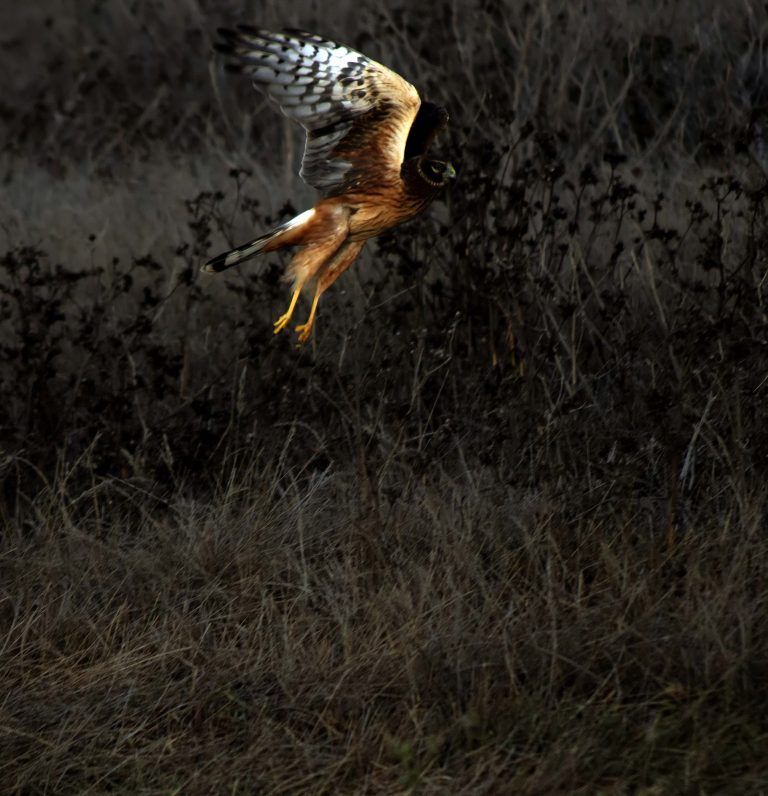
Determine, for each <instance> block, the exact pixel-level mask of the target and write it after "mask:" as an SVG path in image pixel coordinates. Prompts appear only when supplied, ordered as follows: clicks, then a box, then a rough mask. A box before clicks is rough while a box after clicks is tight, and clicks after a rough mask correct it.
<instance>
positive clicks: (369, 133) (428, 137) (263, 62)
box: [203, 25, 456, 343]
mask: <svg viewBox="0 0 768 796" xmlns="http://www.w3.org/2000/svg"><path fill="white" fill-rule="evenodd" d="M219 34H220V36H221V38H222V41H221V43H219V44H216V45H215V49H216V50H217V51H218V52H221V53H224V54H225V55H227V56H229V57H230V59H231V61H230V63H228V64H227V68H228V69H229V70H230V71H234V72H242V73H245V74H246V75H248V76H249V77H250V78H251V79H252V80H253V83H254V85H255V86H257V87H259V88H262V89H264V90H265V91H266V93H267V95H268V97H269V98H270V99H271V100H273V101H274V102H276V103H277V104H278V105H279V106H280V110H282V112H283V113H284V114H285V115H286V116H287V117H288V118H289V119H295V120H296V121H297V122H299V124H301V126H302V127H303V128H304V130H305V131H306V143H305V146H304V156H303V159H302V164H301V172H300V175H301V177H302V179H303V180H304V182H306V183H307V184H309V185H311V186H313V187H314V188H317V189H318V190H319V191H320V193H321V195H322V198H321V199H320V200H319V201H318V202H317V204H315V206H314V207H313V208H311V209H310V210H306V211H305V212H303V213H300V214H299V215H298V216H296V217H295V218H292V219H291V220H290V221H287V222H286V223H284V224H281V225H280V226H279V227H276V228H275V229H273V230H271V231H270V232H267V233H266V234H265V235H261V236H260V237H258V238H256V239H254V240H252V241H250V242H249V243H246V244H244V245H242V246H238V247H237V248H236V249H233V250H232V251H229V252H225V253H224V254H220V255H218V256H217V257H214V258H213V259H212V260H210V261H209V262H208V263H206V264H205V265H204V266H203V271H206V272H208V273H217V272H219V271H224V270H225V269H227V268H230V267H231V266H233V265H237V264H238V263H241V262H243V260H247V259H249V258H250V257H254V256H255V255H257V254H263V253H265V252H271V251H275V250H276V249H282V248H283V247H288V246H295V247H298V251H297V252H296V253H295V254H294V256H293V259H292V260H291V262H290V264H289V266H288V270H287V273H286V278H287V279H288V280H292V281H293V285H294V290H293V296H292V297H291V302H290V305H289V307H288V310H287V311H286V312H285V313H284V314H283V315H282V316H281V317H280V318H278V320H277V321H276V322H275V333H277V332H279V331H280V330H281V329H283V328H284V327H285V326H286V325H287V324H288V322H289V321H290V319H291V316H292V315H293V311H294V308H295V307H296V302H297V300H298V297H299V295H300V294H301V291H302V289H303V288H304V287H305V285H311V284H312V283H313V282H314V287H315V292H314V299H313V301H312V308H311V310H310V313H309V318H308V320H307V322H306V323H303V324H301V325H299V326H297V327H296V331H297V332H299V338H298V339H299V343H304V342H305V341H306V340H307V339H308V337H309V335H310V333H311V331H312V325H313V323H314V320H315V312H316V310H317V303H318V301H319V299H320V296H321V295H322V294H323V292H324V291H325V290H327V289H328V288H329V287H330V286H331V285H332V284H333V283H334V282H335V281H336V279H338V277H339V276H340V275H341V274H342V273H343V272H344V271H345V270H346V269H347V268H349V266H350V265H352V263H353V262H354V261H355V259H356V258H357V256H358V255H359V254H360V251H361V250H362V248H363V246H364V245H365V242H366V241H367V240H368V239H369V238H373V237H375V236H376V235H379V234H380V233H382V232H384V230H387V229H390V228H391V227H394V226H395V225H397V224H401V223H402V222H404V221H407V220H408V219H410V218H412V217H413V216H415V215H416V214H417V213H419V212H420V211H421V210H423V209H424V208H425V207H426V206H427V205H428V204H429V203H430V202H431V201H432V199H434V197H435V196H436V195H437V193H438V192H439V191H440V189H441V188H443V187H444V186H445V185H446V184H447V183H448V182H449V181H450V180H452V179H453V178H454V177H455V176H456V172H455V170H454V168H453V166H452V165H451V164H450V163H446V162H444V161H441V160H435V159H433V158H429V157H427V150H428V149H429V147H430V145H431V143H432V141H433V139H434V138H435V136H436V135H437V133H438V132H439V131H440V130H442V129H443V128H444V127H445V126H446V124H447V122H448V113H447V111H446V110H445V108H442V107H439V106H437V105H433V104H432V103H430V102H422V101H421V99H420V98H419V94H418V92H417V91H416V89H415V88H414V87H413V86H412V85H411V84H410V83H408V82H407V81H405V80H404V79H403V78H402V77H400V75H398V74H396V73H395V72H393V71H392V70H390V69H388V68H387V67H386V66H382V64H379V63H377V62H376V61H373V60H371V59H370V58H367V57H366V56H365V55H362V54H361V53H359V52H356V51H355V50H352V49H350V48H349V47H346V46H344V45H343V44H338V43H337V42H333V41H328V40H327V39H324V38H322V37H320V36H316V35H314V34H312V33H303V32H301V31H297V30H290V29H289V30H285V31H283V32H282V33H274V32H271V31H267V30H262V29H261V28H255V27H251V26H249V25H238V26H237V29H236V30H227V29H223V28H222V29H220V30H219Z"/></svg>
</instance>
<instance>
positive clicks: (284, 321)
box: [273, 282, 304, 334]
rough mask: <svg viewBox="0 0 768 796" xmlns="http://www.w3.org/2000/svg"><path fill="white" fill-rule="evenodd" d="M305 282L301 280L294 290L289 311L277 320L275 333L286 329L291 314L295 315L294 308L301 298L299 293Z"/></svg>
mask: <svg viewBox="0 0 768 796" xmlns="http://www.w3.org/2000/svg"><path fill="white" fill-rule="evenodd" d="M303 284H304V283H303V282H299V283H298V284H297V285H296V288H295V289H294V291H293V295H292V296H291V303H290V305H289V307H288V310H287V312H286V313H285V314H283V315H281V316H280V317H279V318H278V319H277V320H276V321H275V331H274V332H273V334H277V333H278V332H279V331H281V330H282V329H284V328H285V327H286V326H287V324H288V321H290V320H291V315H293V310H294V307H295V306H296V302H297V301H298V299H299V294H300V293H301V287H302V285H303Z"/></svg>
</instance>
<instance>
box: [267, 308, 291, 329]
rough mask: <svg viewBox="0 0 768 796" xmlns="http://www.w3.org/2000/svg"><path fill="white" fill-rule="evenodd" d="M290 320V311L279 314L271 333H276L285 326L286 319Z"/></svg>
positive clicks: (286, 323)
mask: <svg viewBox="0 0 768 796" xmlns="http://www.w3.org/2000/svg"><path fill="white" fill-rule="evenodd" d="M290 320H291V313H290V312H286V313H285V314H284V315H281V316H280V317H279V318H278V319H277V320H276V321H275V331H274V332H273V333H272V334H277V333H278V332H280V331H282V330H283V329H285V327H286V326H287V325H288V321H290Z"/></svg>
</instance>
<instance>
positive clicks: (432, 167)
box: [429, 163, 442, 177]
mask: <svg viewBox="0 0 768 796" xmlns="http://www.w3.org/2000/svg"><path fill="white" fill-rule="evenodd" d="M429 174H430V176H432V177H440V175H441V174H442V172H441V170H440V166H438V165H437V163H430V164H429Z"/></svg>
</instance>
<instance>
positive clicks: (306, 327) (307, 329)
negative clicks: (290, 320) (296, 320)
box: [296, 322, 312, 345]
mask: <svg viewBox="0 0 768 796" xmlns="http://www.w3.org/2000/svg"><path fill="white" fill-rule="evenodd" d="M296 331H297V332H299V345H303V344H304V343H306V342H307V340H309V335H310V334H312V324H311V323H309V322H307V323H301V324H299V325H298V326H297V327H296Z"/></svg>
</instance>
